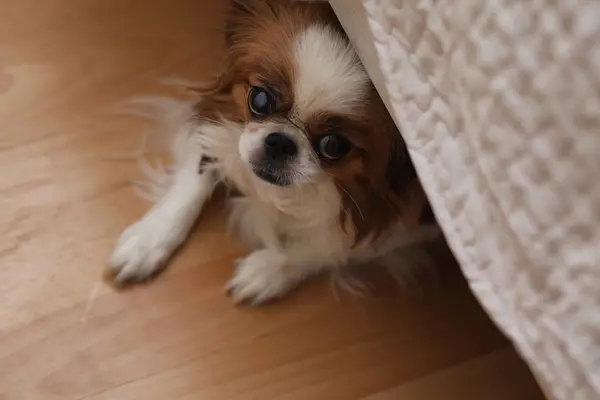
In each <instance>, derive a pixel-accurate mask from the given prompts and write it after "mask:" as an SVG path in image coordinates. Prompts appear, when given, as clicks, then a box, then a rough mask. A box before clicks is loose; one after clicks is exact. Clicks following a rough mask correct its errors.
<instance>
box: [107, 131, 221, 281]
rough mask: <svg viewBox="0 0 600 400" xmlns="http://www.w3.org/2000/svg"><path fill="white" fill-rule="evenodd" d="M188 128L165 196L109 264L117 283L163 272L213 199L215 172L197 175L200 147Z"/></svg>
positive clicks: (125, 235)
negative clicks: (165, 265)
mask: <svg viewBox="0 0 600 400" xmlns="http://www.w3.org/2000/svg"><path fill="white" fill-rule="evenodd" d="M192 132H193V128H191V127H189V126H186V127H185V128H183V129H182V130H181V134H180V135H178V136H179V137H180V138H181V137H187V141H186V143H185V145H182V146H181V149H182V153H181V154H178V157H177V159H178V161H179V162H178V166H177V169H176V170H175V173H174V174H173V175H172V178H171V182H170V185H169V188H168V190H167V191H166V193H165V194H164V195H163V196H162V197H161V199H160V200H159V201H158V202H157V203H156V204H155V205H154V207H153V208H152V209H151V210H150V211H149V212H148V213H147V214H146V215H145V216H144V217H143V218H142V219H141V220H139V221H138V222H136V223H135V224H133V225H131V226H129V227H128V228H126V229H125V231H124V232H123V233H122V234H121V236H120V238H119V240H118V241H117V245H116V248H115V250H114V252H113V254H112V256H111V258H110V260H109V266H110V268H111V269H112V272H113V273H114V274H115V280H116V281H118V282H126V281H129V280H142V279H145V278H148V277H150V276H151V275H152V274H154V273H155V272H156V271H157V270H158V269H160V268H161V267H162V266H164V264H165V263H166V261H167V260H168V259H169V257H171V255H172V254H173V252H174V251H175V250H176V249H177V248H178V247H179V246H180V245H181V244H182V243H183V241H184V240H185V239H186V237H187V236H188V233H189V231H190V229H191V228H192V226H193V225H194V222H195V221H196V218H197V217H198V216H199V215H200V211H201V210H202V206H203V205H204V203H205V202H206V200H208V198H209V197H210V195H211V193H212V191H213V187H214V185H215V182H216V179H215V174H214V172H212V171H207V172H206V173H204V174H198V165H199V163H200V158H201V157H202V152H201V150H202V149H201V147H200V146H199V145H198V143H197V142H196V141H194V140H193V136H191V135H190V133H192Z"/></svg>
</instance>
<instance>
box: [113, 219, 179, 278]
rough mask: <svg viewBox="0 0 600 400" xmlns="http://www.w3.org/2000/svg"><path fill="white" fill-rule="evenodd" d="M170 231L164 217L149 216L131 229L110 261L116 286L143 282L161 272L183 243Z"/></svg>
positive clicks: (127, 230) (118, 242) (125, 231)
mask: <svg viewBox="0 0 600 400" xmlns="http://www.w3.org/2000/svg"><path fill="white" fill-rule="evenodd" d="M170 228H172V227H170V226H169V224H168V220H165V219H164V218H161V215H160V214H158V215H157V214H154V215H151V216H146V217H145V218H143V219H142V220H140V221H138V222H137V223H135V224H133V225H130V226H129V227H127V228H126V229H125V230H124V231H123V233H122V234H121V236H120V237H119V240H118V241H117V245H116V246H115V250H114V251H113V253H112V255H111V257H110V259H109V261H108V266H109V273H110V274H111V275H112V279H113V280H114V282H115V283H117V284H123V283H132V282H140V281H144V280H146V279H148V278H150V277H152V276H153V275H155V274H156V273H157V272H159V271H160V270H161V269H162V268H163V267H164V265H165V264H166V262H167V261H168V259H169V257H170V256H171V254H172V253H173V251H174V250H175V248H176V247H177V245H178V244H179V243H180V240H179V238H178V237H177V235H176V232H173V230H172V229H170Z"/></svg>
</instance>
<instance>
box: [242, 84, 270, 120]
mask: <svg viewBox="0 0 600 400" xmlns="http://www.w3.org/2000/svg"><path fill="white" fill-rule="evenodd" d="M248 109H249V110H250V112H251V113H252V115H254V116H255V117H265V116H267V115H269V114H271V113H273V111H274V110H275V99H274V98H273V96H272V95H271V93H269V92H268V91H267V90H266V89H265V88H262V87H259V86H253V87H252V88H251V89H250V93H249V94H248Z"/></svg>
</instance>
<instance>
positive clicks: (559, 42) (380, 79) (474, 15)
mask: <svg viewBox="0 0 600 400" xmlns="http://www.w3.org/2000/svg"><path fill="white" fill-rule="evenodd" d="M331 3H332V5H333V6H334V8H335V10H336V12H337V13H338V16H339V17H340V19H341V21H342V23H343V25H344V27H345V29H346V30H347V31H348V34H349V35H350V37H351V38H352V39H353V41H354V42H355V45H356V46H357V48H358V50H359V53H360V54H361V58H363V61H364V63H365V65H366V67H367V69H368V70H369V73H370V74H371V76H372V78H373V79H374V81H375V83H376V85H377V87H378V89H379V90H380V92H381V93H382V95H383V97H384V99H385V100H386V103H387V105H388V107H389V110H390V112H391V113H392V115H393V116H394V118H395V120H396V122H397V124H398V126H399V127H400V129H401V131H402V134H403V136H404V138H405V139H406V141H407V143H408V146H409V148H410V151H411V154H412V158H413V160H414V163H415V165H416V168H417V170H418V173H419V176H420V177H421V179H422V181H423V184H424V186H425V189H426V192H427V193H428V195H429V197H430V199H431V202H432V204H433V208H434V211H435V214H436V215H437V217H438V219H439V221H440V223H441V226H442V228H443V231H444V233H445V235H446V237H447V239H448V241H449V244H450V247H451V248H452V250H453V252H454V254H455V256H456V257H457V259H458V260H459V263H460V265H461V267H462V268H463V270H464V273H465V275H466V276H467V278H468V279H469V281H470V285H471V288H472V289H473V291H474V292H475V294H476V295H477V297H478V299H479V300H480V301H481V303H482V304H483V305H484V307H485V308H486V309H487V311H488V312H489V314H490V315H491V317H492V318H493V319H494V320H495V321H496V322H497V323H498V325H499V326H500V327H501V328H502V329H503V330H504V331H505V333H506V334H507V335H508V336H509V337H510V338H512V340H513V341H514V343H515V345H516V347H517V348H518V349H519V350H520V352H521V353H522V355H523V356H524V358H525V359H526V360H527V361H528V362H529V364H530V366H531V368H532V370H533V371H534V373H535V374H536V376H537V377H538V379H539V381H540V383H541V385H542V387H543V388H544V390H545V391H546V393H547V396H548V397H549V398H556V399H564V400H575V399H600V265H599V264H600V182H599V180H600V99H599V97H600V1H598V0H553V1H551V0H521V1H514V0H463V1H438V0H420V1H419V0H396V1H394V0H331Z"/></svg>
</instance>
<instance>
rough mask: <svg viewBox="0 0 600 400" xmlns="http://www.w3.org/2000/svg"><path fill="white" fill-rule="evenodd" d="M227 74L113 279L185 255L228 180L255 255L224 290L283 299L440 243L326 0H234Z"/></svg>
mask: <svg viewBox="0 0 600 400" xmlns="http://www.w3.org/2000/svg"><path fill="white" fill-rule="evenodd" d="M226 44H227V57H226V65H225V68H224V69H223V71H222V73H221V74H220V75H219V76H218V77H217V78H216V79H215V80H214V81H213V82H211V83H210V84H208V85H207V86H205V87H202V88H200V89H198V91H199V93H200V96H199V100H198V101H197V102H196V103H195V104H194V107H193V110H192V112H191V115H190V117H189V118H188V120H187V122H186V123H185V124H184V125H183V126H181V129H180V130H179V132H178V133H177V138H176V144H175V146H174V147H175V154H174V159H175V172H174V173H173V175H172V176H171V180H170V184H169V187H168V189H167V190H166V193H165V194H164V196H163V197H162V198H161V199H160V200H159V201H158V202H157V203H156V204H155V205H154V207H153V208H152V209H151V210H150V211H149V212H148V213H147V214H146V215H145V216H144V217H143V218H142V219H141V220H140V221H138V222H136V223H135V224H133V225H131V226H129V227H128V228H127V229H126V230H125V231H124V232H123V233H122V235H121V237H120V238H119V240H118V243H117V246H116V249H115V250H114V253H113V255H112V257H111V258H110V261H109V265H110V269H111V273H112V275H113V279H114V280H115V281H116V282H117V283H125V282H135V281H141V280H144V279H146V278H148V277H150V276H152V275H153V274H155V273H156V272H157V271H158V270H159V269H161V268H162V267H163V266H164V265H165V263H166V262H167V261H168V259H169V258H170V256H171V255H172V253H173V252H174V251H175V250H176V248H177V247H179V246H180V245H181V244H182V243H183V242H184V240H185V239H186V237H187V236H188V233H189V231H190V229H191V228H192V226H193V225H194V223H195V221H196V219H197V218H198V216H199V215H200V213H201V210H202V208H203V205H204V204H205V203H206V201H207V200H208V199H209V197H210V196H211V194H212V192H213V190H214V188H215V186H216V184H217V183H219V182H223V183H226V184H227V185H228V186H230V187H233V188H235V191H236V192H238V193H239V194H241V196H238V197H232V198H231V199H230V202H231V206H232V207H231V222H232V224H233V226H235V227H236V228H237V231H238V232H239V233H240V235H241V236H242V237H243V238H245V239H247V240H248V241H249V243H251V244H252V245H253V246H255V250H254V251H253V252H252V253H250V254H249V255H248V256H247V257H246V258H244V259H241V260H239V262H238V263H237V268H236V272H235V275H234V277H233V279H232V280H231V281H230V282H229V284H228V289H229V291H230V294H231V295H232V297H233V299H234V300H235V301H248V302H251V303H261V302H263V301H266V300H270V299H273V298H277V297H280V296H282V295H284V294H285V293H286V292H288V291H289V290H290V289H292V288H293V287H295V286H296V285H297V284H298V283H299V282H300V281H302V280H303V279H304V278H306V277H308V276H310V275H312V274H315V273H318V272H321V271H323V270H326V269H335V268H339V267H342V266H344V265H347V264H350V263H362V262H366V261H369V260H371V259H374V258H377V257H379V256H381V255H384V254H386V253H388V252H390V251H392V250H394V249H395V248H397V247H402V246H407V245H411V244H414V243H415V242H418V241H422V240H426V239H429V238H431V237H432V236H433V235H436V234H437V232H438V230H437V228H436V227H431V226H429V227H423V226H422V225H421V224H420V223H419V216H420V215H421V212H422V210H424V209H426V208H427V200H426V198H425V195H424V193H423V190H422V188H421V186H420V184H419V181H418V179H417V176H416V174H415V171H414V169H413V166H412V164H411V162H410V159H409V157H408V152H407V149H406V147H405V144H404V142H403V140H402V137H401V136H400V133H399V132H398V130H397V129H396V126H395V125H394V122H393V121H392V119H391V118H390V116H389V114H388V113H387V111H386V109H385V107H384V105H383V103H382V101H381V99H380V98H379V96H378V95H377V92H376V91H375V88H374V87H373V84H372V83H371V81H370V80H369V77H368V75H367V73H366V72H365V70H364V68H363V66H362V65H361V63H360V61H359V59H358V57H357V55H356V53H355V52H354V50H353V48H352V46H351V44H350V43H349V41H348V38H347V37H346V36H345V34H344V32H343V30H342V28H341V26H340V24H339V23H338V21H337V19H336V17H335V15H334V13H333V11H332V9H331V8H330V6H329V5H328V4H327V3H320V2H315V3H313V2H293V1H286V0H233V2H232V5H231V8H230V11H229V14H228V19H227V25H226Z"/></svg>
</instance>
